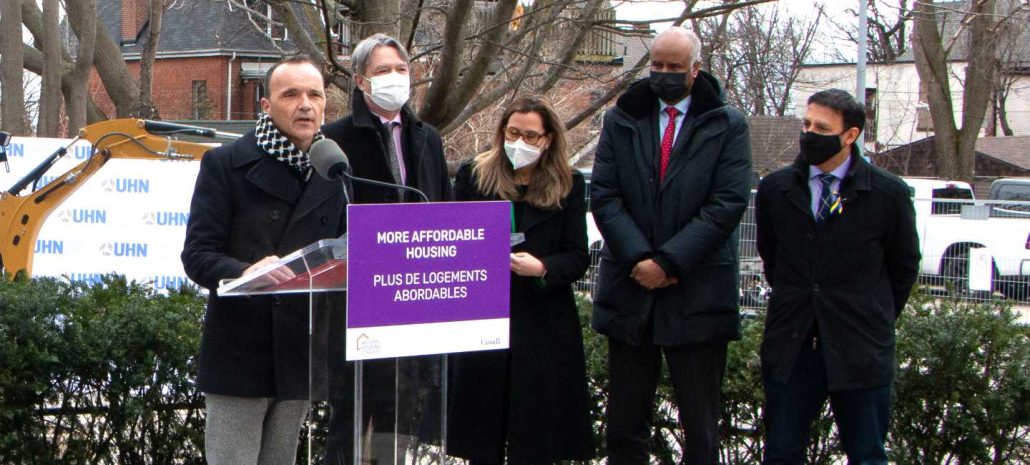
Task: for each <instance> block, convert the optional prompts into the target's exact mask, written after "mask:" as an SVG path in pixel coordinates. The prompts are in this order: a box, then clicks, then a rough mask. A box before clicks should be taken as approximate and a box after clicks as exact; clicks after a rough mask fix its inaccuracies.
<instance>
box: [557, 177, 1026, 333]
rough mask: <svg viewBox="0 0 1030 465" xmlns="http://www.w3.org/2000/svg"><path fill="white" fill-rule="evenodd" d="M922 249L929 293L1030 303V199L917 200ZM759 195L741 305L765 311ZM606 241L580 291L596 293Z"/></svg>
mask: <svg viewBox="0 0 1030 465" xmlns="http://www.w3.org/2000/svg"><path fill="white" fill-rule="evenodd" d="M913 202H915V208H916V211H917V215H916V216H917V218H916V224H917V228H918V230H919V236H920V246H921V249H920V250H921V252H922V254H923V259H922V263H921V264H920V272H919V281H918V284H919V286H921V288H922V289H923V290H924V291H925V292H927V293H930V294H931V295H937V296H941V297H943V296H957V297H959V298H962V299H966V300H974V301H986V300H990V299H1009V300H1012V301H1013V302H1014V303H1017V304H1020V303H1023V304H1025V303H1027V302H1030V202H1013V201H985V200H975V201H973V200H948V199H913ZM756 229H757V228H756V225H755V215H754V192H752V193H751V201H750V202H748V207H747V212H746V213H745V214H744V218H743V220H742V221H741V224H740V305H741V308H742V310H743V311H745V312H756V311H761V310H764V309H765V306H766V303H767V301H768V298H769V296H770V294H771V292H772V289H771V288H770V287H769V286H768V284H767V283H766V282H765V278H764V276H763V275H762V262H761V259H760V258H759V257H758V251H757V249H756V247H755V233H756ZM602 247H603V241H600V240H598V241H595V242H594V243H592V244H590V268H589V270H587V272H586V274H585V275H584V276H583V278H582V279H581V280H580V281H579V282H577V283H576V289H577V290H580V291H583V292H585V293H589V294H592V293H593V290H594V287H595V286H596V281H595V277H596V276H597V268H598V264H599V263H600V259H601V248H602Z"/></svg>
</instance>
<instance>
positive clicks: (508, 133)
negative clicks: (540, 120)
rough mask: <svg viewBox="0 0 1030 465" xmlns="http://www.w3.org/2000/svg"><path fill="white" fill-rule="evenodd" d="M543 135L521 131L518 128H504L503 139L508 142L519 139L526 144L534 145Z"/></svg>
mask: <svg viewBox="0 0 1030 465" xmlns="http://www.w3.org/2000/svg"><path fill="white" fill-rule="evenodd" d="M544 135H545V134H540V133H539V132H536V131H521V130H519V129H518V128H512V127H507V128H504V139H505V140H507V141H508V142H514V141H517V140H519V137H521V138H522V140H524V141H526V143H528V144H536V143H537V141H539V140H540V138H541V137H544Z"/></svg>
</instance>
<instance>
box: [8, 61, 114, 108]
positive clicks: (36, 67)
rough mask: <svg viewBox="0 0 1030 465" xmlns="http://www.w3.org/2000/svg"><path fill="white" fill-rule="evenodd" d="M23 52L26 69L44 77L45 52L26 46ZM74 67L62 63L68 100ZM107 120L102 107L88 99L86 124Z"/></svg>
mask: <svg viewBox="0 0 1030 465" xmlns="http://www.w3.org/2000/svg"><path fill="white" fill-rule="evenodd" d="M22 50H23V51H24V53H25V69H26V70H28V71H29V72H32V73H35V74H39V75H43V52H40V51H39V50H36V49H34V48H32V47H31V46H29V45H28V44H26V45H25V46H24V47H23V48H22ZM72 68H74V65H73V64H72V63H71V61H62V62H61V69H62V72H61V94H62V95H63V96H64V97H65V98H66V99H67V97H68V96H69V95H71V88H72V80H71V71H72ZM105 119H107V116H106V115H104V112H102V111H100V107H98V106H97V104H96V102H94V101H93V98H92V97H90V98H87V99H86V123H87V124H93V123H96V122H98V121H103V120H105Z"/></svg>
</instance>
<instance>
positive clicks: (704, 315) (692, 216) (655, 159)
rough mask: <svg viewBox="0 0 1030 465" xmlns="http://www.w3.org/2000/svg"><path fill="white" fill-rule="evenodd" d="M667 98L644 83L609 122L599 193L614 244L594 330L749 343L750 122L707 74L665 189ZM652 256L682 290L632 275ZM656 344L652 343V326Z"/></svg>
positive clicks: (595, 191)
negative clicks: (745, 237)
mask: <svg viewBox="0 0 1030 465" xmlns="http://www.w3.org/2000/svg"><path fill="white" fill-rule="evenodd" d="M658 103H659V102H658V97H657V96H655V95H654V94H653V93H652V92H651V89H650V87H649V85H648V80H647V79H646V78H645V79H642V80H640V81H638V82H636V83H635V84H633V85H632V86H631V87H630V88H629V89H628V90H627V91H626V92H625V93H624V94H623V95H622V96H621V97H619V100H618V102H617V103H616V105H615V107H614V108H612V109H611V110H609V111H608V112H607V113H606V114H605V117H604V126H603V128H602V130H601V137H600V140H599V142H598V146H597V154H596V156H595V159H594V171H593V175H592V178H591V183H590V184H591V185H590V199H591V207H592V210H593V214H594V219H595V221H596V223H597V228H598V229H599V230H600V231H601V235H602V236H604V240H605V246H604V250H603V251H602V254H601V266H600V270H599V271H598V282H597V287H596V290H595V293H594V314H593V321H592V324H593V327H594V329H596V330H597V331H598V332H600V333H602V334H605V335H607V336H609V337H612V338H616V339H618V340H620V341H623V342H625V343H628V344H640V343H642V342H653V343H655V344H658V345H679V344H687V343H704V342H724V341H729V340H734V339H739V338H740V316H739V307H738V298H739V295H738V283H737V277H738V269H737V267H738V263H737V262H738V250H737V249H738V245H737V242H738V241H737V237H738V232H737V229H738V225H739V224H740V219H741V217H742V216H743V214H744V210H746V209H747V204H748V198H749V197H750V195H751V193H750V188H751V142H750V137H749V136H748V124H747V119H746V118H745V117H744V115H743V114H741V113H740V112H739V111H737V110H736V109H734V108H732V107H729V106H727V105H726V104H725V103H724V102H723V95H722V91H721V89H720V87H719V83H718V81H716V80H715V78H713V77H712V76H710V75H709V74H707V73H705V72H703V71H702V72H699V73H698V76H697V78H696V79H695V81H694V86H693V88H692V91H691V103H690V108H689V109H688V110H687V118H686V120H685V121H684V122H683V125H682V127H681V128H680V132H679V134H678V136H677V138H676V144H675V145H674V146H673V148H672V155H671V157H670V159H669V166H668V170H667V172H666V176H665V179H664V180H663V181H662V182H661V184H659V182H658V164H659V158H660V137H661V135H660V134H658V129H659V125H658V109H659V105H658ZM646 258H652V259H654V260H655V261H656V262H657V263H658V264H659V265H660V266H661V267H662V269H663V270H664V271H665V272H666V274H668V275H670V276H675V277H677V278H679V283H678V284H673V285H671V286H668V287H665V288H662V289H656V290H653V291H648V290H647V289H645V288H644V287H642V286H640V285H639V284H637V282H636V281H635V280H634V279H633V278H631V277H630V271H631V270H632V269H633V266H634V265H636V264H637V263H638V262H639V261H641V260H643V259H646ZM649 319H650V321H652V323H653V326H652V330H653V335H654V336H653V339H652V340H646V341H645V340H644V335H645V329H646V325H647V324H648V321H649Z"/></svg>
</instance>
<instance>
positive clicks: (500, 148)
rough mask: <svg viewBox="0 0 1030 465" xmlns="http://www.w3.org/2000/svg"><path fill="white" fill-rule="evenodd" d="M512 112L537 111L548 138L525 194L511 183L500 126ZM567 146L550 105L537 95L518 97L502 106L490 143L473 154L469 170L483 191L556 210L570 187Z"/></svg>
mask: <svg viewBox="0 0 1030 465" xmlns="http://www.w3.org/2000/svg"><path fill="white" fill-rule="evenodd" d="M515 113H536V114H538V115H540V119H542V120H543V123H544V135H546V136H549V137H550V139H551V143H550V144H549V145H548V146H547V148H546V149H544V150H543V152H542V153H541V154H540V159H539V160H537V162H536V163H537V168H536V172H535V173H534V174H533V179H532V180H530V182H529V186H528V187H527V188H526V194H525V195H523V196H521V197H520V196H519V191H518V187H517V186H516V185H515V169H514V168H513V167H512V166H511V162H510V161H508V157H507V155H505V153H504V140H505V139H504V130H505V128H507V126H508V120H509V119H510V118H511V115H513V114H515ZM568 147H569V144H568V141H566V140H565V125H564V124H562V122H561V120H559V119H558V114H557V113H555V112H554V109H553V108H551V105H549V104H548V103H547V102H546V101H544V100H543V99H542V98H540V97H535V96H530V97H519V98H517V99H515V100H514V101H513V102H511V104H509V105H508V108H507V109H505V110H504V114H503V115H502V116H501V120H500V121H499V122H498V124H497V131H496V133H495V134H494V143H493V146H492V147H491V148H490V150H488V151H486V152H483V153H481V154H479V155H476V158H475V162H474V164H473V167H472V172H473V173H474V174H475V177H476V179H477V181H476V183H477V187H478V188H479V191H480V192H483V193H484V194H487V195H497V196H498V197H500V198H501V199H504V200H512V201H515V200H521V201H524V202H526V203H528V204H530V205H532V206H534V207H537V208H541V209H544V210H556V209H558V208H559V207H560V206H561V199H563V198H564V197H565V196H567V195H569V192H570V191H571V190H572V168H570V167H569V153H568Z"/></svg>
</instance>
